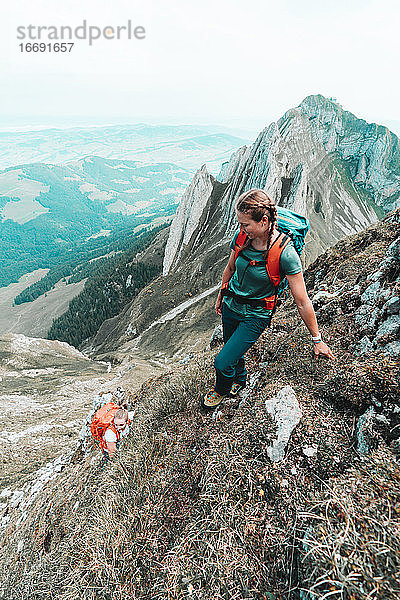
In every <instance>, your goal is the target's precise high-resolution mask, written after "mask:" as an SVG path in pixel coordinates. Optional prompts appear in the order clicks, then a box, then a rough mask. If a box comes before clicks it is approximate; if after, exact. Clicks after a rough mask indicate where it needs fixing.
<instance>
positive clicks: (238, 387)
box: [230, 383, 246, 396]
mask: <svg viewBox="0 0 400 600" xmlns="http://www.w3.org/2000/svg"><path fill="white" fill-rule="evenodd" d="M245 387H246V384H245V383H233V384H232V387H231V391H230V395H231V396H237V395H238V394H239V392H241V391H242V390H244V388H245Z"/></svg>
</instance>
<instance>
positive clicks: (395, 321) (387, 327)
mask: <svg viewBox="0 0 400 600" xmlns="http://www.w3.org/2000/svg"><path fill="white" fill-rule="evenodd" d="M399 331H400V316H399V315H390V317H388V318H387V319H386V321H384V322H383V323H382V325H380V327H379V328H378V331H377V332H376V337H377V339H378V340H379V338H381V337H383V336H385V335H397V334H398V333H399Z"/></svg>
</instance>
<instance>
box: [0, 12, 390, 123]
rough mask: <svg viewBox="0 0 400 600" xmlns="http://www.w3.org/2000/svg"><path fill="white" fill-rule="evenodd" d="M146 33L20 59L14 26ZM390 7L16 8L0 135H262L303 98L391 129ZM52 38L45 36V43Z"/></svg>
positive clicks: (4, 28)
mask: <svg viewBox="0 0 400 600" xmlns="http://www.w3.org/2000/svg"><path fill="white" fill-rule="evenodd" d="M84 19H86V21H87V25H96V26H100V27H105V26H107V25H108V26H113V27H116V26H117V25H126V23H127V21H128V19H130V20H131V22H132V26H133V27H135V26H140V25H141V26H143V27H144V28H145V30H146V37H145V39H144V40H135V39H132V40H105V39H102V40H98V41H94V42H93V45H92V46H89V45H88V44H87V43H86V42H85V41H75V46H74V48H73V50H72V52H70V53H65V54H61V53H54V52H52V53H49V52H44V53H40V52H38V53H33V52H31V53H27V52H21V51H20V48H19V44H20V43H21V41H22V40H19V39H17V31H16V29H17V27H18V26H27V25H29V24H33V25H36V26H37V25H42V26H50V25H58V26H60V25H70V26H71V27H74V28H75V27H77V26H79V25H82V23H83V20H84ZM399 23H400V3H399V2H398V1H397V0H379V1H378V0H334V1H327V2H324V1H323V0H282V1H279V0H274V1H271V0H201V1H198V2H196V3H195V2H192V1H189V0H146V1H145V0H142V1H140V2H139V1H138V0H109V1H105V0H103V1H101V0H62V1H61V2H56V1H54V0H13V2H12V3H11V2H9V3H7V11H5V9H4V8H3V14H2V18H1V23H0V34H1V46H2V47H1V52H0V57H1V58H0V61H1V62H0V77H1V90H2V94H1V96H2V98H1V103H0V127H3V128H4V127H5V126H7V125H14V124H15V123H21V124H27V125H29V124H34V122H35V121H37V122H48V123H56V122H60V123H61V122H64V121H65V122H68V123H74V122H76V123H79V124H82V123H83V122H85V123H86V124H88V125H90V124H98V123H126V122H132V123H135V122H158V123H160V122H166V123H171V122H172V123H204V124H220V125H231V126H237V127H243V128H249V129H254V130H255V131H257V130H260V129H262V128H263V127H265V126H266V125H267V124H268V123H269V122H270V121H271V120H276V119H278V118H279V117H280V116H281V115H282V114H283V113H284V112H285V111H286V110H287V109H289V108H291V107H293V106H296V105H297V104H299V103H300V102H301V100H302V99H303V98H304V97H305V96H307V95H309V94H316V93H321V94H323V95H325V96H331V97H335V98H337V100H338V101H339V102H340V103H341V104H342V105H343V107H344V108H345V109H347V110H350V111H351V112H353V113H354V114H356V115H357V116H359V117H362V118H365V119H366V120H368V121H376V122H379V123H382V124H388V123H389V122H393V121H399V125H400V114H399V106H400V83H399V77H398V65H399V59H400V44H399V42H398V39H399ZM45 41H48V40H45Z"/></svg>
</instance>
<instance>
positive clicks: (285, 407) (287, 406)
mask: <svg viewBox="0 0 400 600" xmlns="http://www.w3.org/2000/svg"><path fill="white" fill-rule="evenodd" d="M265 408H266V409H267V412H268V413H269V414H270V415H271V417H272V418H273V419H274V421H275V422H276V424H277V427H278V437H277V439H276V440H274V442H273V444H272V446H269V447H268V448H267V454H268V456H269V458H270V459H271V460H272V461H273V462H277V461H280V460H283V458H284V457H285V449H286V446H287V444H288V442H289V438H290V435H291V433H292V431H293V429H294V428H295V427H296V425H298V424H299V423H300V419H301V417H302V412H301V409H300V405H299V402H298V400H297V398H296V394H295V392H294V390H293V388H292V387H291V386H290V385H287V386H285V387H284V388H282V389H281V390H280V391H279V392H278V393H277V395H276V396H274V397H273V398H269V399H268V400H266V402H265Z"/></svg>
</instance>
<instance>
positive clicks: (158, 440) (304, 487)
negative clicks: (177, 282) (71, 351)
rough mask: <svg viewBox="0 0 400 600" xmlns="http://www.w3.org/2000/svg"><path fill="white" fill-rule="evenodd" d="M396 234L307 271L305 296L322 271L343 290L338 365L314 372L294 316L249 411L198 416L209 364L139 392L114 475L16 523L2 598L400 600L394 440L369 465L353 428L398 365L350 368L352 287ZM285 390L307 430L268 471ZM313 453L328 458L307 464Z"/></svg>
mask: <svg viewBox="0 0 400 600" xmlns="http://www.w3.org/2000/svg"><path fill="white" fill-rule="evenodd" d="M394 235H395V232H394V227H393V224H389V223H383V224H377V225H374V226H372V227H370V228H369V229H368V230H367V232H364V233H362V234H358V235H356V236H352V237H351V238H347V239H346V240H343V241H342V242H340V243H339V244H337V245H336V246H335V247H334V248H333V249H331V250H329V251H327V252H326V253H325V254H324V255H323V256H321V257H320V258H319V259H318V260H317V261H316V262H315V263H314V264H313V265H312V266H311V267H310V269H309V271H308V274H307V280H308V288H309V290H312V289H313V287H314V280H315V276H316V273H318V272H321V271H322V273H323V277H320V280H321V279H323V280H324V281H325V282H326V283H327V285H328V289H332V287H335V286H336V287H340V286H343V291H342V293H341V295H340V296H339V297H338V298H337V299H335V300H333V301H332V300H330V301H329V302H330V303H331V304H330V306H329V308H328V309H327V310H324V311H322V312H321V317H320V322H321V324H322V327H323V332H324V337H325V338H326V339H329V340H330V343H331V345H332V347H333V349H334V351H335V353H336V355H337V360H336V362H335V363H327V362H320V363H316V362H315V361H314V360H313V359H312V358H311V348H310V343H309V336H308V334H307V333H306V332H305V330H304V327H303V326H301V325H298V322H299V319H298V316H297V314H296V311H295V309H294V307H293V306H292V305H291V304H288V305H286V306H285V307H284V308H283V309H282V310H281V312H280V313H279V314H278V315H277V317H276V320H275V325H274V328H273V330H270V331H267V332H265V333H264V334H263V336H262V338H261V339H260V341H259V342H258V343H257V344H256V346H255V347H254V348H253V349H252V350H251V351H250V352H249V361H248V364H249V371H250V372H251V373H253V374H258V380H257V382H256V384H255V386H254V389H253V392H252V394H251V401H250V402H249V403H247V404H246V405H244V406H242V407H241V408H237V407H236V406H235V405H234V404H229V403H227V404H226V405H225V407H224V409H223V410H222V411H221V414H220V415H219V418H218V419H213V418H212V417H211V416H210V415H203V414H201V413H200V412H199V410H198V406H199V402H200V398H201V395H202V394H203V393H204V390H205V389H207V388H208V387H209V386H210V385H211V384H212V380H213V368H212V358H213V353H211V352H204V353H202V354H198V355H196V357H195V359H193V360H192V361H191V362H190V363H188V364H187V365H185V366H182V367H181V368H179V369H176V370H175V371H173V372H171V373H169V374H167V375H163V376H162V377H159V378H154V379H152V380H149V381H148V382H147V383H146V384H145V385H144V386H142V388H141V389H140V391H139V392H138V395H137V418H136V419H135V421H134V424H133V431H132V435H131V436H130V438H129V441H128V443H127V444H126V446H125V447H124V450H123V452H121V453H120V454H119V456H118V458H117V459H116V460H115V461H114V462H113V464H111V465H110V466H109V468H107V470H106V471H104V472H102V471H101V470H100V468H99V466H98V464H97V465H92V464H91V458H90V457H89V458H85V459H83V461H82V462H78V463H77V464H75V465H71V466H70V467H69V468H68V469H67V470H66V471H65V472H64V473H63V474H62V475H61V477H60V479H59V480H57V481H56V482H54V483H53V484H51V487H49V488H48V489H47V490H46V491H45V493H43V495H42V496H41V497H40V498H38V499H37V500H36V502H35V503H34V505H33V506H32V510H31V511H30V512H29V514H28V516H27V517H26V519H25V521H24V522H23V523H22V524H19V525H18V526H16V525H15V519H16V517H14V518H13V519H12V521H11V524H10V525H9V527H8V529H7V532H6V537H5V538H4V542H3V548H2V550H1V566H2V571H3V572H2V579H3V581H4V583H3V585H2V588H1V589H2V593H1V596H0V597H2V598H7V599H11V600H12V599H14V598H15V599H17V598H18V599H19V598H21V599H22V598H28V597H29V598H30V599H32V600H36V599H43V600H44V599H45V598H46V600H47V599H48V598H60V599H61V598H62V599H63V600H67V599H68V600H69V599H71V600H72V599H73V598H80V599H91V600H94V599H96V600H97V599H104V600H108V599H111V598H112V599H115V600H116V599H121V600H122V598H124V599H125V598H132V599H141V600H144V599H149V600H150V599H167V598H168V599H183V598H195V599H199V600H200V599H201V600H203V599H204V600H208V599H210V600H211V599H213V600H218V599H224V600H228V599H229V600H234V599H235V600H236V599H237V600H244V599H250V598H251V599H253V598H254V599H259V600H264V598H271V597H274V598H280V599H285V600H288V599H295V598H298V597H299V595H298V594H299V590H300V589H307V590H309V589H310V588H311V587H312V586H314V588H313V589H314V597H315V598H322V597H326V596H324V594H327V593H329V592H331V593H332V594H331V596H330V597H332V598H343V599H345V598H347V599H351V600H356V599H357V600H358V599H363V600H366V599H367V598H368V599H370V598H372V597H373V598H374V599H382V600H383V599H384V600H394V599H395V598H397V597H398V592H399V590H398V584H396V582H395V579H394V576H395V572H396V570H398V569H399V566H400V565H399V556H400V553H399V550H400V540H399V535H398V526H399V497H400V478H399V471H398V467H397V466H396V462H395V460H394V457H393V454H392V452H391V450H390V448H389V446H388V445H387V443H386V442H385V435H384V434H383V435H382V436H378V437H377V438H376V443H377V449H376V450H375V451H374V452H373V453H372V454H371V455H369V456H368V457H366V458H362V459H361V458H360V457H359V456H358V455H357V453H356V452H355V443H354V442H355V440H354V426H355V422H356V418H357V416H358V415H359V414H360V413H361V412H363V411H364V410H365V408H366V407H367V406H368V405H369V403H370V398H371V390H373V391H374V393H375V395H376V400H379V401H381V402H382V403H383V406H384V407H385V406H387V405H390V404H392V403H393V402H395V401H396V393H397V388H396V385H398V364H395V363H394V362H392V361H390V360H388V359H385V358H382V357H379V356H377V355H366V356H361V357H355V355H354V354H353V349H354V346H355V344H356V342H357V341H358V338H359V332H358V331H357V328H356V326H355V324H354V321H353V319H352V313H353V311H354V308H355V307H356V306H357V302H358V301H357V298H358V294H356V293H355V292H352V288H353V287H354V283H355V280H356V278H358V279H359V281H360V282H361V283H362V286H363V287H366V286H367V284H368V282H366V281H364V280H365V276H366V275H367V274H368V273H370V272H371V270H373V269H374V267H376V266H377V264H378V263H379V262H380V260H381V259H382V257H383V254H384V250H385V248H386V247H387V245H388V244H389V243H390V241H391V240H392V239H393V238H394ZM343 257H347V259H346V260H343ZM311 295H312V294H311ZM260 362H261V363H262V365H263V366H262V368H261V370H260ZM287 384H290V385H292V386H293V387H294V389H295V391H296V394H297V396H298V399H299V401H300V403H301V407H302V411H303V418H302V420H301V422H300V424H299V425H298V427H297V428H296V430H295V432H294V433H293V434H292V437H291V440H290V443H289V446H288V450H287V453H286V457H285V460H284V461H283V462H281V463H278V464H276V463H275V464H273V463H271V462H270V461H269V460H268V458H267V456H266V445H268V444H270V443H271V441H272V439H273V438H274V434H275V425H274V424H273V422H272V420H271V419H270V417H269V416H268V415H267V413H266V411H265V408H264V402H265V399H266V398H267V397H269V396H270V395H271V394H272V393H274V392H276V391H277V390H279V389H280V388H281V387H282V386H283V385H287ZM386 439H387V438H386ZM311 444H314V445H315V444H316V445H318V451H317V453H316V454H315V455H314V456H313V457H311V458H307V457H306V456H305V455H304V453H303V452H302V449H303V448H304V447H305V446H309V445H311ZM77 503H79V504H77ZM389 507H390V510H389ZM22 539H24V540H27V541H26V542H25V543H24V546H23V549H22V550H21V549H20V551H19V552H18V549H17V548H18V543H19V542H20V541H21V540H22ZM396 586H397V587H396ZM373 590H375V591H373ZM270 593H271V594H273V596H269V594H270ZM303 597H304V596H303Z"/></svg>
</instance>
